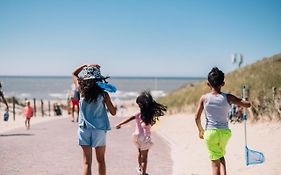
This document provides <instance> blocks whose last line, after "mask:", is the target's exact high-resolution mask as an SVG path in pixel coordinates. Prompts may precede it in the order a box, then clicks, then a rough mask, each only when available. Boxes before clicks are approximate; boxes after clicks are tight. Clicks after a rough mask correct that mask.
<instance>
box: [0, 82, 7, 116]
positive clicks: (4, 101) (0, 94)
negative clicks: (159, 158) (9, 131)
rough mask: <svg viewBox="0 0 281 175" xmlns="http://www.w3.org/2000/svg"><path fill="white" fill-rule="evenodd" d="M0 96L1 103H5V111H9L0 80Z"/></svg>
mask: <svg viewBox="0 0 281 175" xmlns="http://www.w3.org/2000/svg"><path fill="white" fill-rule="evenodd" d="M0 97H1V98H2V101H3V103H4V104H5V105H6V112H9V105H8V103H7V100H6V98H5V97H4V93H3V92H2V84H1V82H0Z"/></svg>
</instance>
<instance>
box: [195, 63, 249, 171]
mask: <svg viewBox="0 0 281 175" xmlns="http://www.w3.org/2000/svg"><path fill="white" fill-rule="evenodd" d="M207 84H208V86H209V87H210V88H211V92H210V93H207V94H204V95H202V96H201V98H200V101H199V105H198V107H197V111H196V114H195V122H196V125H197V127H198V131H199V138H200V139H205V142H206V144H207V148H208V152H209V157H210V159H211V168H212V175H221V174H223V175H225V174H226V162H225V159H224V155H225V148H226V145H227V142H228V140H229V138H230V137H231V130H230V129H229V128H228V111H229V109H230V104H236V105H239V106H243V107H247V108H248V107H250V106H251V104H250V102H248V101H245V100H243V99H240V98H237V97H236V96H234V95H232V94H225V93H223V92H221V87H222V86H224V84H225V83H224V73H223V72H222V71H221V70H219V69H218V68H217V67H214V68H212V70H211V71H210V72H209V74H208V83H207ZM203 110H204V112H205V114H206V127H205V130H204V129H203V127H202V124H201V118H200V117H201V114H202V112H203Z"/></svg>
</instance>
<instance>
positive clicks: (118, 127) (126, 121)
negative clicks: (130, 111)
mask: <svg viewBox="0 0 281 175" xmlns="http://www.w3.org/2000/svg"><path fill="white" fill-rule="evenodd" d="M135 118H136V117H135V116H132V117H129V118H127V119H126V120H124V121H122V122H120V123H119V124H117V125H116V126H115V128H116V129H120V128H121V126H122V125H124V124H126V123H128V122H130V121H132V120H134V119H135Z"/></svg>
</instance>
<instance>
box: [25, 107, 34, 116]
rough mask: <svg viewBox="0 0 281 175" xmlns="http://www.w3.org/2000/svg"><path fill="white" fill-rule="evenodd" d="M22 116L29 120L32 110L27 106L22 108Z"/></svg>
mask: <svg viewBox="0 0 281 175" xmlns="http://www.w3.org/2000/svg"><path fill="white" fill-rule="evenodd" d="M23 115H24V117H25V118H27V119H30V118H31V117H32V116H33V109H32V107H30V106H29V107H28V106H26V107H24V109H23Z"/></svg>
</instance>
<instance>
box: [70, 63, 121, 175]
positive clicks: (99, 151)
mask: <svg viewBox="0 0 281 175" xmlns="http://www.w3.org/2000/svg"><path fill="white" fill-rule="evenodd" d="M80 72H83V76H81V77H79V76H78V75H79V73H80ZM106 78H108V77H103V76H102V75H101V73H100V66H99V65H96V64H89V65H81V66H79V67H77V68H76V69H75V70H74V71H73V73H72V79H73V82H74V84H75V86H76V88H77V89H78V90H79V92H80V94H81V98H80V101H79V105H80V109H79V122H78V125H79V127H78V137H79V145H80V146H81V148H82V151H83V170H82V171H83V172H82V174H83V175H91V174H92V154H93V150H92V148H95V152H96V159H97V162H98V172H99V175H105V174H106V164H105V148H106V133H107V131H108V130H110V129H111V128H110V123H109V119H108V115H107V110H108V111H109V112H110V114H112V115H115V114H116V110H117V109H116V107H114V106H113V104H112V101H111V99H110V96H109V94H108V93H107V92H106V91H105V89H104V88H106V87H108V85H107V82H106ZM110 87H113V86H110ZM114 90H116V88H114Z"/></svg>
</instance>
